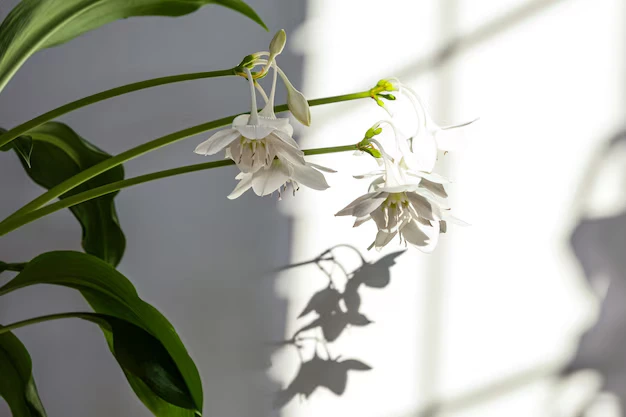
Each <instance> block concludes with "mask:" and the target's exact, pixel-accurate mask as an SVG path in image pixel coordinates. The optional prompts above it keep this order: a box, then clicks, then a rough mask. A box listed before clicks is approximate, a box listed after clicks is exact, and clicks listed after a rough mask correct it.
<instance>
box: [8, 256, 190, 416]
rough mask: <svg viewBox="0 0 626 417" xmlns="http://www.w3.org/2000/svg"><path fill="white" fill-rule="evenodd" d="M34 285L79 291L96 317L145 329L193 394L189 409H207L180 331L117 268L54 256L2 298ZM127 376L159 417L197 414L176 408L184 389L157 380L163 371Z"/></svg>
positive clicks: (41, 259) (35, 265)
mask: <svg viewBox="0 0 626 417" xmlns="http://www.w3.org/2000/svg"><path fill="white" fill-rule="evenodd" d="M35 284H53V285H61V286H65V287H70V288H74V289H76V290H78V291H80V292H81V294H82V295H83V296H84V297H85V299H86V300H87V302H88V303H89V304H90V305H91V307H92V308H93V309H94V310H95V311H96V312H97V313H101V314H107V315H111V316H114V317H117V318H119V319H122V320H126V321H128V322H130V323H132V324H134V325H136V326H139V327H141V328H142V329H145V330H146V331H147V332H148V333H150V334H151V335H152V336H154V337H155V338H156V339H158V340H159V341H160V342H161V343H162V344H163V346H164V347H165V349H166V350H167V351H168V352H169V355H170V356H171V357H172V359H173V360H174V362H175V364H176V366H177V368H178V369H179V370H180V373H181V375H182V377H183V379H184V382H185V384H186V386H187V388H188V392H189V396H188V397H187V398H186V401H187V404H193V405H194V406H195V410H202V384H201V381H200V376H199V374H198V370H197V369H196V366H195V364H194V363H193V360H192V359H191V357H190V356H189V354H188V353H187V350H186V349H185V347H184V345H183V343H182V342H181V340H180V338H179V337H178V335H177V334H176V331H175V330H174V328H173V327H172V325H171V324H170V323H169V322H168V321H167V319H166V318H165V317H163V315H162V314H161V313H159V312H158V311H157V310H156V309H155V308H154V307H152V306H151V305H150V304H148V303H146V302H145V301H143V300H142V299H141V298H139V296H138V295H137V292H136V290H135V288H134V287H133V285H132V284H131V283H130V281H128V279H127V278H126V277H124V276H123V275H122V274H120V273H119V272H118V271H116V270H115V269H114V268H113V267H111V266H110V265H109V264H107V263H105V262H103V261H101V260H100V259H98V258H96V257H93V256H90V255H86V254H83V253H80V252H70V251H59V252H49V253H45V254H43V255H40V256H38V257H36V258H35V259H33V260H32V261H30V262H29V263H28V264H27V265H26V267H25V268H24V270H23V271H22V272H20V273H19V274H18V275H17V276H16V277H15V278H14V279H13V280H11V281H10V282H9V283H7V284H6V285H5V286H3V287H2V288H0V295H2V294H5V293H8V292H10V291H13V290H16V289H18V288H22V287H26V286H30V285H35ZM127 333H128V332H127ZM130 333H132V332H130ZM105 336H106V337H107V341H108V342H109V347H110V348H111V350H112V351H114V352H115V351H116V349H117V347H116V344H115V339H114V338H113V337H112V335H111V334H107V332H106V331H105ZM129 345H132V343H130V344H129ZM127 349H128V350H126V351H125V352H126V354H127V355H131V356H132V355H137V354H138V351H134V350H132V349H131V348H128V347H127ZM116 356H117V355H116ZM118 360H119V358H118ZM125 374H126V377H127V379H128V381H129V382H130V384H131V386H132V387H133V389H134V390H135V393H136V394H137V396H138V397H139V398H140V399H141V400H142V401H143V402H144V404H145V405H146V406H147V407H148V408H150V410H152V412H153V413H154V414H155V415H157V416H159V417H161V416H163V417H165V416H167V417H170V416H193V414H194V412H193V411H192V410H187V409H184V408H181V407H180V406H177V405H180V404H182V401H183V400H182V397H184V390H183V389H181V387H180V386H179V385H177V384H175V383H173V382H171V381H169V380H168V378H160V377H159V379H158V380H155V379H154V378H155V377H156V376H159V372H154V371H150V372H148V371H145V370H144V371H137V370H136V369H135V370H132V369H125ZM164 392H166V393H167V394H164ZM176 393H177V394H176Z"/></svg>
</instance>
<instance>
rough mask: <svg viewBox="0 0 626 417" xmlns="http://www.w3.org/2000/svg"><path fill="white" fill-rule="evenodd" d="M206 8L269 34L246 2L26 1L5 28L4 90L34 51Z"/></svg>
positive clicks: (0, 82) (0, 69) (0, 73)
mask: <svg viewBox="0 0 626 417" xmlns="http://www.w3.org/2000/svg"><path fill="white" fill-rule="evenodd" d="M207 4H219V5H221V6H224V7H228V8H229V9H232V10H235V11H237V12H239V13H242V14H244V15H245V16H247V17H249V18H250V19H252V20H254V21H255V22H257V23H259V24H260V25H261V26H263V27H264V28H265V29H267V27H266V26H265V24H264V23H263V21H262V20H261V18H260V17H259V16H258V15H257V14H256V13H255V11H254V10H252V8H250V7H249V6H248V5H247V4H246V3H244V2H243V1H242V0H22V1H21V2H20V3H19V4H18V5H17V6H16V7H15V8H14V9H13V10H12V11H11V13H9V15H8V16H7V17H6V19H5V20H4V22H2V25H0V57H2V59H0V91H1V90H2V89H3V88H4V87H5V86H6V84H7V83H8V82H9V80H10V79H11V77H13V75H14V74H15V73H16V72H17V70H18V69H19V68H20V67H21V66H22V64H23V63H24V62H25V61H26V60H27V59H28V58H29V57H30V56H31V55H32V54H34V53H35V52H37V51H39V50H41V49H44V48H49V47H51V46H55V45H59V44H62V43H64V42H67V41H69V40H71V39H73V38H75V37H77V36H79V35H81V34H83V33H85V32H88V31H90V30H93V29H96V28H98V27H100V26H102V25H105V24H107V23H110V22H113V21H115V20H118V19H124V18H127V17H133V16H173V17H174V16H182V15H186V14H189V13H192V12H194V11H196V10H198V9H199V8H200V7H203V6H205V5H207Z"/></svg>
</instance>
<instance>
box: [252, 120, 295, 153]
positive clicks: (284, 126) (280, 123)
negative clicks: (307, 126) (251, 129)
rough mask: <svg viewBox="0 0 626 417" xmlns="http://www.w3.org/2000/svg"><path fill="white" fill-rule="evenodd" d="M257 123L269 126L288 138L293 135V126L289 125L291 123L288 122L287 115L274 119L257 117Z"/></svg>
mask: <svg viewBox="0 0 626 417" xmlns="http://www.w3.org/2000/svg"><path fill="white" fill-rule="evenodd" d="M259 125H261V126H266V127H271V128H273V129H274V130H279V131H281V132H282V133H284V134H285V135H287V136H289V137H290V138H291V136H292V135H293V126H291V123H289V119H288V118H287V117H279V118H276V119H273V118H268V117H259ZM292 140H293V139H292ZM296 147H297V145H296Z"/></svg>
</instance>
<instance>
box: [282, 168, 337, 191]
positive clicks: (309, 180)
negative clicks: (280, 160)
mask: <svg viewBox="0 0 626 417" xmlns="http://www.w3.org/2000/svg"><path fill="white" fill-rule="evenodd" d="M291 168H292V170H293V172H292V174H291V177H292V178H293V180H294V181H296V182H297V183H298V184H302V185H305V186H307V187H309V188H312V189H314V190H320V191H321V190H325V189H327V188H328V187H329V185H328V183H327V182H326V178H324V174H322V173H321V172H319V171H317V170H316V169H315V168H312V167H310V166H307V165H295V164H294V165H292V166H291Z"/></svg>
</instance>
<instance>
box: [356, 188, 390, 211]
mask: <svg viewBox="0 0 626 417" xmlns="http://www.w3.org/2000/svg"><path fill="white" fill-rule="evenodd" d="M386 199H387V195H386V194H384V193H383V194H381V195H379V196H376V197H372V198H368V199H366V200H363V201H361V202H360V203H358V204H357V205H356V206H354V209H353V210H352V213H353V216H355V217H363V216H367V215H368V214H370V213H371V212H373V211H374V210H376V209H377V208H378V207H380V205H381V204H383V202H384V201H385V200H386Z"/></svg>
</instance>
